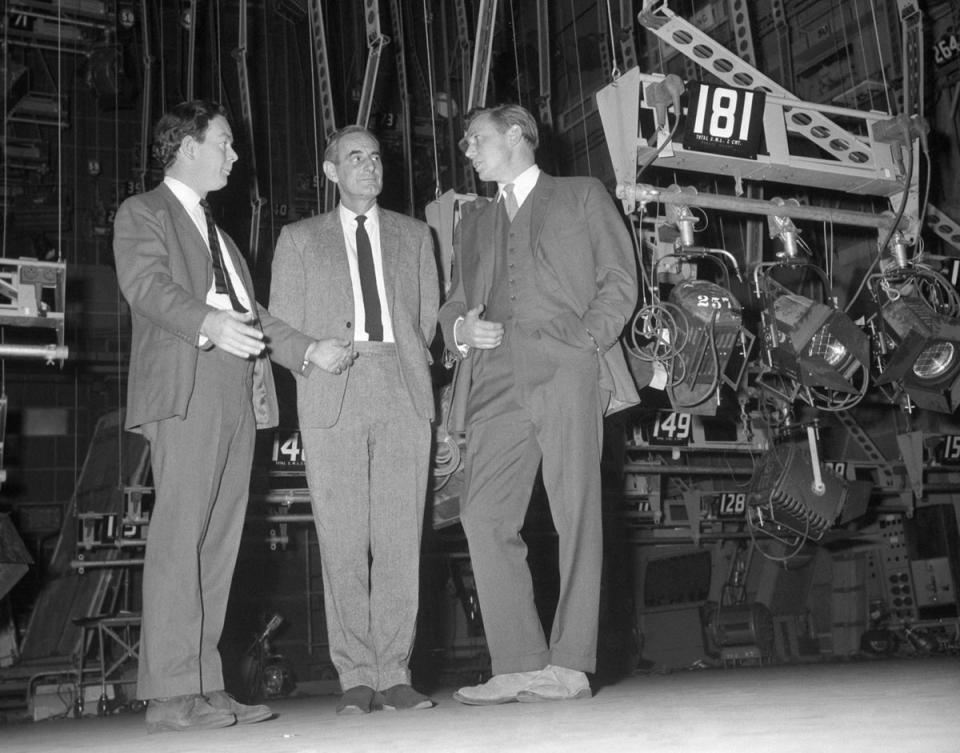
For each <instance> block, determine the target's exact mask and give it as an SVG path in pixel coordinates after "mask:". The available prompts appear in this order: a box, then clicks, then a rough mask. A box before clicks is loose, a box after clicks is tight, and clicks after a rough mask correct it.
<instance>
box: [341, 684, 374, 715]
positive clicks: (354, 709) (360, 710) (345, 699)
mask: <svg viewBox="0 0 960 753" xmlns="http://www.w3.org/2000/svg"><path fill="white" fill-rule="evenodd" d="M371 711H373V688H371V687H368V686H367V685H357V686H355V687H353V688H350V689H349V690H345V691H344V693H343V695H342V696H341V697H340V703H338V704H337V713H338V714H369V713H370V712H371Z"/></svg>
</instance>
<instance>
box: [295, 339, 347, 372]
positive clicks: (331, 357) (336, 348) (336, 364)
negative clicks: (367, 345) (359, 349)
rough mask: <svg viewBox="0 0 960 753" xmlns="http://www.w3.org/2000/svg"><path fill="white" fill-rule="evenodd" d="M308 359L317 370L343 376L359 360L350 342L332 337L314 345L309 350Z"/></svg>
mask: <svg viewBox="0 0 960 753" xmlns="http://www.w3.org/2000/svg"><path fill="white" fill-rule="evenodd" d="M306 357H307V359H308V360H309V361H310V362H311V363H312V364H313V365H314V366H316V367H317V368H320V369H323V370H324V371H329V372H330V373H331V374H341V373H343V372H344V371H346V370H347V369H349V368H350V365H351V364H352V363H353V362H354V361H355V360H356V359H357V353H356V351H354V349H353V343H352V342H351V341H350V340H344V339H342V338H339V337H331V338H329V339H327V340H317V341H316V342H315V343H313V344H312V345H311V346H310V347H309V348H307V353H306Z"/></svg>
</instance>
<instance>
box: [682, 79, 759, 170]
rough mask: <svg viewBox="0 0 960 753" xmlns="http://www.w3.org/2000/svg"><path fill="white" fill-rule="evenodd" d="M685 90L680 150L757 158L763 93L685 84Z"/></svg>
mask: <svg viewBox="0 0 960 753" xmlns="http://www.w3.org/2000/svg"><path fill="white" fill-rule="evenodd" d="M687 90H688V92H689V104H688V105H687V116H686V126H685V129H684V134H683V147H684V149H693V150H695V151H698V152H710V153H711V154H722V155H726V156H729V157H743V158H745V159H756V158H757V151H758V150H759V148H760V134H761V132H762V130H763V107H764V104H765V102H766V94H765V93H764V92H763V91H759V90H753V89H737V88H734V87H732V86H715V85H713V84H705V83H702V82H692V83H690V84H688V85H687Z"/></svg>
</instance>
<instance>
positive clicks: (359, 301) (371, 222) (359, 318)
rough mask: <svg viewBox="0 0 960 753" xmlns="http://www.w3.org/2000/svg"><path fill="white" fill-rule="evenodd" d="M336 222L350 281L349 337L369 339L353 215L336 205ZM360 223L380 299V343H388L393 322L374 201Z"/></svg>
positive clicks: (391, 333)
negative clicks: (339, 229)
mask: <svg viewBox="0 0 960 753" xmlns="http://www.w3.org/2000/svg"><path fill="white" fill-rule="evenodd" d="M338 209H339V212H340V225H341V227H342V228H343V239H344V241H345V242H346V244H347V263H348V264H349V265H350V284H351V285H352V286H353V310H354V313H353V319H354V328H353V339H354V340H369V339H370V338H369V336H368V335H367V318H366V313H365V312H364V309H363V291H362V290H361V288H360V266H359V264H358V263H357V214H356V212H352V211H350V210H349V209H347V208H346V207H345V206H344V205H343V204H339V205H338ZM364 217H366V218H367V219H366V221H365V222H364V223H363V226H364V228H365V229H366V231H367V235H368V236H369V237H370V250H371V252H372V253H373V268H374V270H376V273H377V296H378V297H379V298H380V312H381V314H380V317H381V318H382V319H383V342H385V343H392V342H394V339H393V324H392V323H391V321H390V309H388V308H387V288H386V285H385V284H384V282H383V254H382V252H381V250H380V211H379V208H378V207H377V205H376V204H374V205H373V206H372V207H371V208H370V211H368V212H366V213H365V214H364Z"/></svg>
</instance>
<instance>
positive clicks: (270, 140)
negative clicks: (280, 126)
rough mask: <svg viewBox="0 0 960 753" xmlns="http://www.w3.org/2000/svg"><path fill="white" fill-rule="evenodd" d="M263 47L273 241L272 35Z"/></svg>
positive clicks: (268, 181)
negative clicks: (270, 48) (270, 49)
mask: <svg viewBox="0 0 960 753" xmlns="http://www.w3.org/2000/svg"><path fill="white" fill-rule="evenodd" d="M261 10H262V11H263V28H264V29H267V28H269V27H268V26H267V4H266V3H264V4H263V6H262V7H261ZM283 33H284V36H286V33H287V30H286V27H284V30H283ZM263 46H264V49H265V52H266V53H267V54H265V55H264V56H263V57H264V60H265V62H264V67H265V69H266V82H267V87H266V88H267V117H266V118H265V120H266V121H267V185H268V186H270V193H269V196H270V205H271V206H270V209H269V212H268V214H269V215H270V238H271V239H272V238H276V235H274V232H275V228H274V222H273V218H274V213H273V196H274V193H273V129H272V128H271V121H270V113H272V112H273V102H272V101H271V99H270V89H272V88H273V87H272V86H271V85H270V84H271V81H270V57H271V56H270V54H269V52H270V51H269V49H268V48H269V46H270V35H269V34H267V33H264V35H263ZM284 51H286V45H284Z"/></svg>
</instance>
